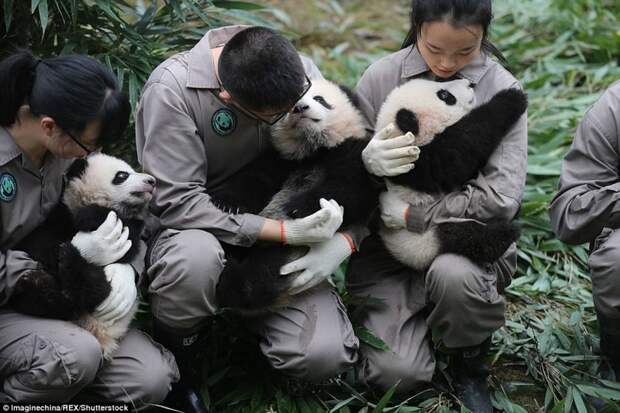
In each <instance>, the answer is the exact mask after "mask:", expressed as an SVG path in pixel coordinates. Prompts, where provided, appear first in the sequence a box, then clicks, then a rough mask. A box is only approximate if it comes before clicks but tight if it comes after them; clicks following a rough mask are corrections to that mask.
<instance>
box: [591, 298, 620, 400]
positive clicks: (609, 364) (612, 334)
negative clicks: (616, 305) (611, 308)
mask: <svg viewBox="0 0 620 413" xmlns="http://www.w3.org/2000/svg"><path fill="white" fill-rule="evenodd" d="M596 316H597V318H598V325H599V332H600V339H601V352H600V354H601V365H600V366H599V371H598V375H599V377H600V378H601V379H603V380H608V381H619V380H620V320H614V319H611V318H608V317H605V316H604V315H603V314H601V312H600V311H598V310H597V312H596ZM590 404H591V405H592V407H594V409H595V410H596V411H597V412H598V411H601V410H603V409H604V408H605V406H606V405H607V402H606V401H605V400H603V399H600V398H597V397H590Z"/></svg>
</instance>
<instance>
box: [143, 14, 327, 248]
mask: <svg viewBox="0 0 620 413" xmlns="http://www.w3.org/2000/svg"><path fill="white" fill-rule="evenodd" d="M244 28H246V27H245V26H229V27H223V28H219V29H215V30H210V31H208V32H207V33H206V34H205V36H204V37H203V38H202V39H201V40H200V42H198V44H196V46H194V48H193V49H191V50H190V51H188V52H183V53H180V54H177V55H175V56H173V57H171V58H169V59H168V60H166V61H165V62H163V63H162V64H161V65H159V66H158V67H157V68H156V69H155V71H154V72H153V73H152V74H151V76H150V78H149V80H148V81H147V83H146V85H145V87H144V90H143V92H142V97H141V99H140V104H139V107H138V113H137V119H136V147H137V151H138V160H139V162H140V163H141V164H142V166H143V167H144V170H145V172H147V173H149V174H151V175H153V176H154V177H155V178H157V189H156V191H155V194H154V197H153V200H152V201H151V209H152V211H153V212H154V214H155V215H157V216H159V218H160V220H161V224H162V226H163V227H165V228H174V229H202V230H206V231H209V232H211V233H212V234H213V235H215V236H216V237H217V238H218V239H219V240H222V241H225V242H227V243H229V244H234V245H243V246H248V245H251V244H253V243H254V242H255V241H256V239H257V237H258V233H259V232H260V230H261V228H262V226H263V224H264V221H265V219H264V218H262V217H259V216H257V215H252V214H229V213H226V212H223V211H221V210H219V209H218V208H217V207H215V205H213V203H212V202H211V198H210V197H209V191H210V190H215V189H216V188H217V187H218V186H219V185H222V183H224V182H225V181H226V179H227V178H229V177H230V176H231V175H232V174H234V173H235V172H237V171H238V170H239V169H241V168H242V167H244V166H245V165H247V164H248V163H250V162H251V161H253V160H254V159H256V158H257V157H258V156H259V154H260V153H261V151H262V150H263V149H264V148H265V147H266V145H265V143H266V139H267V133H266V129H265V128H264V127H263V126H262V125H261V122H259V121H257V120H255V119H253V118H250V117H248V116H246V115H245V114H244V113H243V112H241V111H239V110H237V109H236V108H235V107H233V106H227V105H226V104H224V102H222V101H221V100H220V99H219V97H218V93H219V92H220V84H219V82H218V79H217V77H216V72H215V65H214V62H213V58H212V55H211V49H212V48H215V47H218V46H222V45H224V44H225V43H226V42H227V41H228V40H229V39H230V38H231V37H232V36H233V35H235V34H236V33H237V32H239V31H240V30H243V29H244ZM302 62H303V64H304V67H305V70H306V73H307V74H308V76H309V77H310V78H311V79H316V78H321V77H322V76H321V73H320V72H319V70H318V68H317V67H316V65H314V63H313V62H312V61H311V60H309V59H307V58H305V57H303V56H302ZM248 184H249V185H251V183H248Z"/></svg>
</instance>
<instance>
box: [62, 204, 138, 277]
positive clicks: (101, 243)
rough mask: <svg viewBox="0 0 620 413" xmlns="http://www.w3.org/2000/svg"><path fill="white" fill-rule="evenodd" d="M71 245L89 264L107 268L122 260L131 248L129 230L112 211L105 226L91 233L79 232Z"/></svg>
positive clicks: (104, 222)
mask: <svg viewBox="0 0 620 413" xmlns="http://www.w3.org/2000/svg"><path fill="white" fill-rule="evenodd" d="M71 244H72V245H73V246H74V247H75V248H76V249H77V250H78V251H79V252H80V255H81V256H82V257H83V258H84V259H85V260H86V261H88V262H89V263H91V264H94V265H98V266H105V265H108V264H112V263H113V262H116V261H118V260H120V259H121V258H122V257H123V256H124V255H125V254H126V253H127V251H129V249H130V248H131V240H129V228H127V227H124V228H123V222H122V221H121V220H120V218H118V217H117V216H116V213H114V211H110V213H109V214H108V216H107V218H106V220H105V221H103V224H101V225H99V228H97V229H96V230H94V231H91V232H78V233H77V234H75V236H74V237H73V239H72V240H71Z"/></svg>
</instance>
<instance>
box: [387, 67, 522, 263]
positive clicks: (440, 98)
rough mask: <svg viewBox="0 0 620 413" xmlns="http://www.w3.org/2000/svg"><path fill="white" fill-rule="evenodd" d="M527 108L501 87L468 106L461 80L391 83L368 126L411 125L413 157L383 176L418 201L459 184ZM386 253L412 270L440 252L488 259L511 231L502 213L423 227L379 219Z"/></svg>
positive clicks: (405, 128) (518, 94)
mask: <svg viewBox="0 0 620 413" xmlns="http://www.w3.org/2000/svg"><path fill="white" fill-rule="evenodd" d="M526 109H527V98H526V96H525V94H524V93H523V92H522V91H520V90H517V89H506V90H502V91H500V92H499V93H497V94H496V95H495V96H493V97H492V98H491V99H490V100H489V101H488V102H486V103H484V104H482V105H480V106H477V107H476V99H475V95H474V91H473V88H472V86H471V84H470V82H469V81H468V80H465V79H459V80H454V81H450V82H441V83H440V82H433V81H429V80H424V79H414V80H411V81H409V82H407V83H405V84H403V85H401V86H400V87H398V88H396V89H394V90H393V91H392V92H391V93H390V94H389V95H388V97H387V98H386V100H385V102H384V104H383V106H382V107H381V109H380V111H379V115H378V116H377V124H376V129H377V130H381V129H382V128H383V127H385V126H387V125H389V124H390V123H393V124H394V125H395V126H396V127H397V134H399V135H400V134H401V133H406V132H412V133H413V134H414V135H415V136H416V145H418V146H419V147H420V157H419V159H418V160H417V161H416V163H415V168H414V169H413V170H411V171H410V172H408V173H406V174H403V175H399V176H397V177H393V178H390V179H387V180H386V184H387V187H388V191H390V192H393V193H395V194H397V195H398V197H399V198H400V199H401V200H403V201H405V202H408V203H410V204H412V205H416V206H420V207H425V206H430V205H432V204H433V203H435V202H437V200H439V199H440V198H441V197H442V196H443V195H444V194H446V193H448V192H452V191H454V190H457V189H459V188H460V187H461V186H462V185H463V184H465V183H466V182H467V181H468V180H469V179H472V178H474V177H475V176H476V174H477V173H478V171H480V170H481V169H482V167H484V165H485V164H486V163H487V161H488V160H489V158H490V156H491V154H492V153H493V152H494V151H495V149H496V148H497V147H498V145H499V143H500V142H501V140H502V139H503V137H504V136H505V135H506V133H507V132H508V131H509V130H510V128H511V127H512V126H513V125H514V124H515V123H516V122H517V121H518V120H519V118H520V117H521V115H523V113H524V112H525V110H526ZM379 234H380V236H381V238H382V240H383V242H384V244H385V246H386V248H387V249H388V251H390V253H391V254H392V255H393V256H394V257H395V258H396V259H397V260H399V261H400V262H402V263H403V264H405V265H407V266H410V267H412V268H414V269H418V270H423V269H426V268H428V266H429V265H430V264H431V263H432V261H433V259H434V258H435V257H436V256H437V255H439V254H441V253H455V254H460V255H464V256H466V257H468V258H470V259H471V260H472V261H474V262H476V263H489V262H494V261H496V260H497V259H498V258H500V257H501V256H502V254H503V253H504V252H505V251H506V250H507V249H508V247H509V246H510V245H511V244H512V243H513V242H514V241H516V239H517V238H518V237H519V229H518V227H517V226H516V225H515V224H513V223H512V222H510V221H508V220H494V221H492V222H489V223H487V224H486V225H484V224H479V223H477V222H473V221H464V222H451V223H441V224H438V225H436V226H433V227H430V228H429V229H428V230H426V231H424V232H413V231H410V230H408V229H392V228H387V227H386V226H382V227H381V228H380V230H379Z"/></svg>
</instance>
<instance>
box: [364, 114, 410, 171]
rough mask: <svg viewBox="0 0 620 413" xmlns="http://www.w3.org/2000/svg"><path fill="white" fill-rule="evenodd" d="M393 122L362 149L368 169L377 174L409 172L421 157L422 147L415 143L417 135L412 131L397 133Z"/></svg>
mask: <svg viewBox="0 0 620 413" xmlns="http://www.w3.org/2000/svg"><path fill="white" fill-rule="evenodd" d="M398 133H399V132H398V131H397V129H396V126H395V125H394V124H393V123H390V124H389V125H387V126H386V127H385V128H383V129H381V130H380V131H379V132H377V133H376V134H375V136H373V137H372V139H371V140H370V142H368V145H366V148H364V150H363V151H362V161H363V162H364V166H365V167H366V170H367V171H368V172H370V173H371V174H373V175H375V176H396V175H402V174H404V173H407V172H409V171H410V170H412V169H413V168H414V166H415V164H414V162H415V161H417V160H418V158H419V157H420V148H418V147H417V146H415V145H414V143H415V136H414V135H413V133H411V132H407V133H406V134H404V135H397V134H398Z"/></svg>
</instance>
